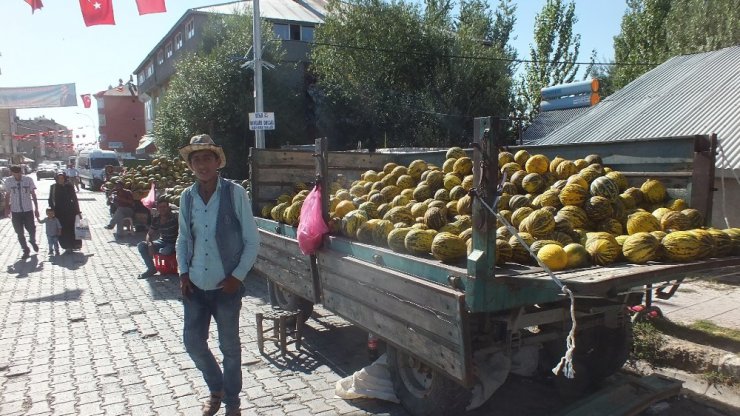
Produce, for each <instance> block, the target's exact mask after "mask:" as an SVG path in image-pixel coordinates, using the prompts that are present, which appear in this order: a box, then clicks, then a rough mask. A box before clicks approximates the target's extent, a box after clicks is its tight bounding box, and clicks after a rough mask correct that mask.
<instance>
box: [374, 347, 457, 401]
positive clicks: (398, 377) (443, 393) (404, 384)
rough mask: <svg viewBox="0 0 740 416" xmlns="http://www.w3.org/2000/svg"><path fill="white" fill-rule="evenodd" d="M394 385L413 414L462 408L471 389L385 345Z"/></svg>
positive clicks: (414, 358) (400, 397)
mask: <svg viewBox="0 0 740 416" xmlns="http://www.w3.org/2000/svg"><path fill="white" fill-rule="evenodd" d="M386 353H387V357H388V370H389V371H390V373H391V380H392V381H393V389H394V390H395V392H396V395H397V396H398V399H399V400H400V401H401V404H402V405H403V407H404V408H405V409H406V410H408V411H409V413H411V414H412V415H430V416H435V415H440V416H446V415H457V414H462V413H464V412H465V407H466V406H467V405H468V404H469V403H470V398H471V397H472V393H471V391H470V390H469V389H466V388H465V387H463V386H461V385H459V384H457V383H456V382H454V381H452V380H450V379H449V378H448V377H447V376H445V375H444V374H442V373H440V372H439V371H436V370H434V369H433V368H430V367H428V366H427V365H425V364H424V363H422V362H421V361H420V360H418V359H417V358H416V357H414V356H412V355H409V354H406V353H405V352H403V351H402V350H398V349H396V348H395V347H392V346H390V345H388V347H387V350H386Z"/></svg>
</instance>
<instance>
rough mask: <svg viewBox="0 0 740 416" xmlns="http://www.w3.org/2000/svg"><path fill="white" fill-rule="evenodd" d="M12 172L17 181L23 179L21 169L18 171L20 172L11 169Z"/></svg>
mask: <svg viewBox="0 0 740 416" xmlns="http://www.w3.org/2000/svg"><path fill="white" fill-rule="evenodd" d="M10 172H11V173H12V174H13V177H14V178H15V180H17V181H19V180H21V176H23V173H21V171H18V172H16V171H10Z"/></svg>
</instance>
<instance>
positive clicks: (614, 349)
mask: <svg viewBox="0 0 740 416" xmlns="http://www.w3.org/2000/svg"><path fill="white" fill-rule="evenodd" d="M631 349H632V322H631V321H630V320H628V319H627V320H625V323H624V326H622V327H618V328H607V327H605V326H602V327H594V328H588V329H586V330H583V331H579V332H578V333H577V334H576V350H575V352H574V353H573V368H574V370H575V377H574V378H573V379H568V378H566V377H565V376H564V375H563V374H558V375H557V376H556V378H555V385H556V387H557V389H558V392H559V393H560V395H561V396H563V397H565V398H568V399H573V398H577V397H581V396H583V395H584V394H586V393H588V392H590V391H593V390H595V389H596V388H597V387H598V386H599V384H600V383H601V382H602V381H603V380H604V379H605V378H607V377H609V376H611V375H612V374H614V373H616V372H617V371H619V369H620V368H622V366H623V365H624V363H625V362H627V359H628V358H629V354H630V350H631ZM544 353H545V354H546V355H545V356H547V357H548V358H549V361H550V362H549V363H545V366H546V368H547V366H549V368H550V369H551V368H553V367H554V366H555V365H556V364H557V362H558V361H559V360H560V357H562V356H563V354H564V353H565V340H564V339H562V340H558V341H552V342H549V343H546V344H545V345H544Z"/></svg>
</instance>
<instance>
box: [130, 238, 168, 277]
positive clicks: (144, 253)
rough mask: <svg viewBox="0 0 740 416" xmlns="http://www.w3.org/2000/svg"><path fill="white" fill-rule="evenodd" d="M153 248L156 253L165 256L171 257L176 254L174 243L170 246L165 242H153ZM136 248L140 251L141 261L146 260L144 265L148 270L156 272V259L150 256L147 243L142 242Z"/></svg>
mask: <svg viewBox="0 0 740 416" xmlns="http://www.w3.org/2000/svg"><path fill="white" fill-rule="evenodd" d="M152 247H154V252H155V253H159V254H162V255H165V256H169V255H170V254H173V253H174V252H175V244H174V243H172V244H168V243H165V242H163V241H162V240H154V241H152ZM136 248H138V249H139V254H141V259H142V260H144V264H146V269H147V270H149V271H154V270H155V267H154V258H153V257H152V255H151V254H149V247H147V245H146V241H140V242H139V244H137V245H136Z"/></svg>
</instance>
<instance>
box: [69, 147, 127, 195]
mask: <svg viewBox="0 0 740 416" xmlns="http://www.w3.org/2000/svg"><path fill="white" fill-rule="evenodd" d="M76 162H77V170H78V171H79V172H80V185H82V187H83V188H85V187H90V190H92V191H99V190H100V186H101V185H103V182H104V177H105V167H106V166H107V165H111V166H113V167H114V168H116V170H119V169H120V166H121V162H120V161H119V160H118V156H116V152H114V151H112V150H100V149H84V150H80V151H79V152H78V153H77V161H76Z"/></svg>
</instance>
